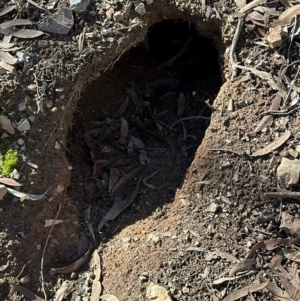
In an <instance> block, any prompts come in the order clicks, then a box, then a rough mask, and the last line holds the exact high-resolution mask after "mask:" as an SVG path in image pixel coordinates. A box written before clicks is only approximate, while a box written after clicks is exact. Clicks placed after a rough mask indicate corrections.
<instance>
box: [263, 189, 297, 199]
mask: <svg viewBox="0 0 300 301" xmlns="http://www.w3.org/2000/svg"><path fill="white" fill-rule="evenodd" d="M264 197H265V198H270V199H288V198H291V199H296V200H300V192H294V191H289V190H280V191H275V192H266V193H264Z"/></svg>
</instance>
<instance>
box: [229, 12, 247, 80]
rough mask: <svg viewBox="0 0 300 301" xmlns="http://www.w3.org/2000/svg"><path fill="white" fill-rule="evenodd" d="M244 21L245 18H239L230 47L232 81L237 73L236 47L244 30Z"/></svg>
mask: <svg viewBox="0 0 300 301" xmlns="http://www.w3.org/2000/svg"><path fill="white" fill-rule="evenodd" d="M243 23H244V18H243V17H242V18H239V21H238V24H237V27H236V31H235V34H234V37H233V40H232V44H231V48H230V52H229V57H230V62H231V66H232V74H231V81H233V80H234V78H235V77H236V75H237V67H236V65H237V63H236V62H235V60H234V52H235V48H236V44H237V42H238V39H239V36H240V34H241V31H242V25H243Z"/></svg>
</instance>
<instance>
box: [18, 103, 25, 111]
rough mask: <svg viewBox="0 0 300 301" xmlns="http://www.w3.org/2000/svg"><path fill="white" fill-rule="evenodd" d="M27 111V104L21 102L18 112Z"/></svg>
mask: <svg viewBox="0 0 300 301" xmlns="http://www.w3.org/2000/svg"><path fill="white" fill-rule="evenodd" d="M25 109H26V104H25V102H21V103H19V104H18V110H19V111H20V112H22V111H24V110H25Z"/></svg>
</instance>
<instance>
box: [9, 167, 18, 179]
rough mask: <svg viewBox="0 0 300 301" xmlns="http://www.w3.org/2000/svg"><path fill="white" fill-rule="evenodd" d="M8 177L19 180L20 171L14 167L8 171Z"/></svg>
mask: <svg viewBox="0 0 300 301" xmlns="http://www.w3.org/2000/svg"><path fill="white" fill-rule="evenodd" d="M10 177H11V178H13V179H15V180H19V179H20V173H19V172H18V171H17V170H16V169H14V170H13V171H12V172H11V173H10Z"/></svg>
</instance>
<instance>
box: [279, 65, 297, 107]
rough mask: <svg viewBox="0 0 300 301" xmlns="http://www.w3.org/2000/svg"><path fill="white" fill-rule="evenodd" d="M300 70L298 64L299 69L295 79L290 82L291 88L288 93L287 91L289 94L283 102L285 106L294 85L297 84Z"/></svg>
mask: <svg viewBox="0 0 300 301" xmlns="http://www.w3.org/2000/svg"><path fill="white" fill-rule="evenodd" d="M299 71H300V66H298V70H297V73H296V75H295V77H294V79H293V80H292V81H291V82H290V88H289V91H288V93H287V95H286V97H285V100H284V101H283V104H282V106H283V107H284V106H285V103H286V101H287V99H288V98H289V96H290V94H291V92H292V89H293V87H294V85H295V81H296V79H297V77H298V74H299Z"/></svg>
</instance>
